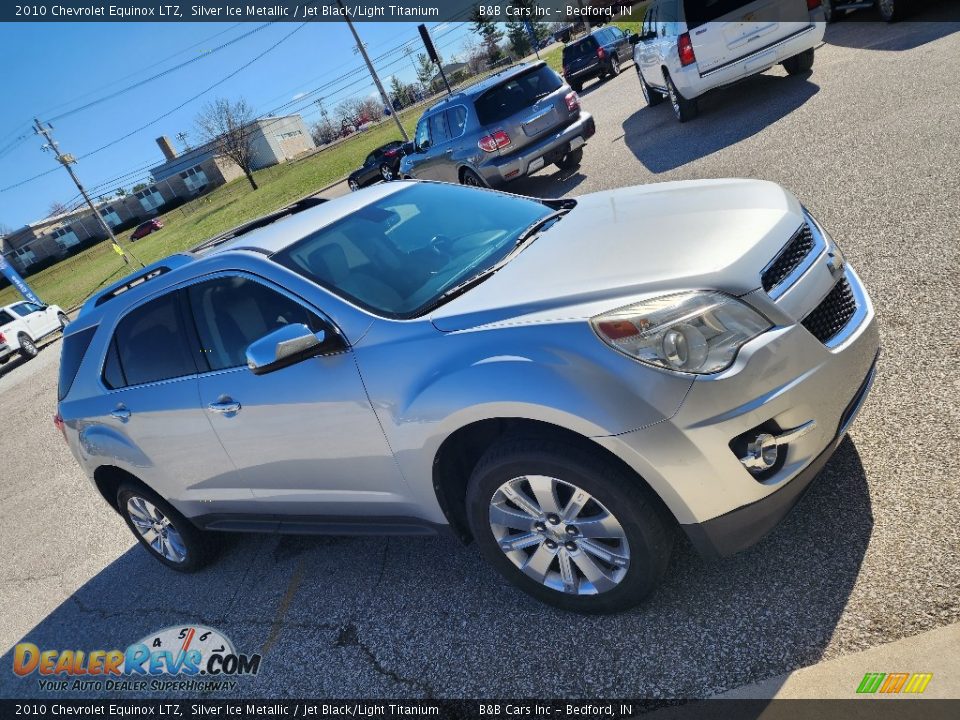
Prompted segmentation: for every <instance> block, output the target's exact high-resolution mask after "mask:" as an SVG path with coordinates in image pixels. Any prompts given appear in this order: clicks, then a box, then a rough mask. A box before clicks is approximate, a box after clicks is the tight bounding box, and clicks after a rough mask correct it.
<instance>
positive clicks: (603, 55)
mask: <svg viewBox="0 0 960 720" xmlns="http://www.w3.org/2000/svg"><path fill="white" fill-rule="evenodd" d="M606 57H607V51H606V50H604V49H603V48H597V60H603V59H604V58H606Z"/></svg>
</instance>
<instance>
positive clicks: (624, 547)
mask: <svg viewBox="0 0 960 720" xmlns="http://www.w3.org/2000/svg"><path fill="white" fill-rule="evenodd" d="M489 513H490V529H491V531H492V533H493V536H494V538H495V539H496V541H497V544H498V545H499V547H500V549H501V550H502V551H503V553H504V554H505V555H506V556H507V557H508V558H509V559H510V561H511V562H512V563H513V564H514V565H516V566H517V568H519V569H520V570H521V571H522V572H523V573H524V574H525V575H527V576H528V577H530V578H531V579H533V580H535V581H536V582H538V583H541V584H542V585H544V586H546V587H549V588H552V589H553V590H557V591H559V592H563V593H567V594H571V595H596V594H599V593H603V592H606V591H609V590H612V589H613V588H615V587H616V586H617V585H618V584H619V583H620V582H621V581H622V580H623V578H624V577H625V576H626V574H627V570H628V568H629V566H630V548H629V545H628V543H627V536H626V532H625V531H624V529H623V526H622V525H621V524H620V521H619V520H618V519H617V518H616V516H615V515H614V514H613V513H612V512H610V511H609V510H608V509H607V508H606V507H604V506H603V504H602V503H600V502H599V501H598V500H597V499H596V498H594V497H593V496H592V495H590V494H589V493H588V492H587V491H586V490H584V489H582V488H580V487H577V486H576V485H574V484H572V483H569V482H565V481H563V480H559V479H557V478H553V477H548V476H545V475H525V476H522V477H516V478H513V479H512V480H508V481H507V482H505V483H503V484H502V485H501V486H500V487H499V488H498V489H497V491H496V492H495V493H494V494H493V497H492V498H491V500H490V508H489Z"/></svg>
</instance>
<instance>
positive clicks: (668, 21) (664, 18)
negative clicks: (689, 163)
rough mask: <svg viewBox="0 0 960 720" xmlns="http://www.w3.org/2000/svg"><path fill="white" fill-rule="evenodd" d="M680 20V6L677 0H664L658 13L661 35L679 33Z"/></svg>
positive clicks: (658, 26) (658, 25) (671, 35)
mask: <svg viewBox="0 0 960 720" xmlns="http://www.w3.org/2000/svg"><path fill="white" fill-rule="evenodd" d="M679 20H680V8H679V7H678V5H677V0H663V1H662V2H661V3H660V10H659V12H658V13H657V28H658V29H659V31H660V35H662V36H665V37H667V36H668V37H673V36H674V35H677V34H678V31H677V22H678V21H679Z"/></svg>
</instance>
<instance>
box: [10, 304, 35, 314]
mask: <svg viewBox="0 0 960 720" xmlns="http://www.w3.org/2000/svg"><path fill="white" fill-rule="evenodd" d="M10 309H11V310H13V311H14V312H15V313H16V314H17V315H19V316H20V317H26V316H27V315H29V314H30V313H31V312H33V311H32V310H30V308H29V307H27V304H26V303H18V304H17V305H13V306H11V308H10Z"/></svg>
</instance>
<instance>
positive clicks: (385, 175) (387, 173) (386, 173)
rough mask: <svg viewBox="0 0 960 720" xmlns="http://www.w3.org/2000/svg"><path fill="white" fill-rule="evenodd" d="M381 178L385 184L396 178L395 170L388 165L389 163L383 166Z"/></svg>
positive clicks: (381, 167)
mask: <svg viewBox="0 0 960 720" xmlns="http://www.w3.org/2000/svg"><path fill="white" fill-rule="evenodd" d="M380 177H381V178H382V179H383V181H384V182H390V181H391V180H393V179H394V177H395V175H394V172H393V168H392V167H390V166H389V165H387V163H384V164H383V165H381V166H380Z"/></svg>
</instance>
